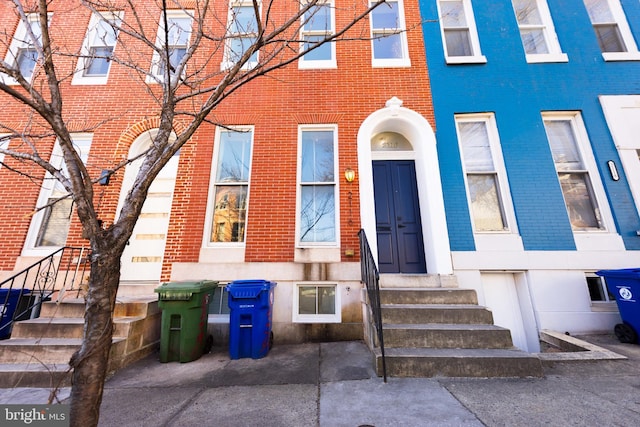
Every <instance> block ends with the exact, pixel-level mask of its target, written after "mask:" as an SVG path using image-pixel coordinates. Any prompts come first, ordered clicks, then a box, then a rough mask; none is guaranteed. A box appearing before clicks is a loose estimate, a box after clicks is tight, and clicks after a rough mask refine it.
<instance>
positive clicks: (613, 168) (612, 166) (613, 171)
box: [607, 160, 620, 181]
mask: <svg viewBox="0 0 640 427" xmlns="http://www.w3.org/2000/svg"><path fill="white" fill-rule="evenodd" d="M607 166H609V173H610V174H611V179H613V180H614V181H618V180H619V179H620V175H618V168H617V167H616V162H614V161H613V160H609V161H608V162H607Z"/></svg>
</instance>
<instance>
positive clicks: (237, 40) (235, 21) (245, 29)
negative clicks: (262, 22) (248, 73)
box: [222, 0, 260, 69]
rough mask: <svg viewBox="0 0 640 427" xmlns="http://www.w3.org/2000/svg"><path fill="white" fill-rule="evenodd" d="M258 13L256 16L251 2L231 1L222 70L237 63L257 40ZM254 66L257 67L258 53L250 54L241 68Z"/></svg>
mask: <svg viewBox="0 0 640 427" xmlns="http://www.w3.org/2000/svg"><path fill="white" fill-rule="evenodd" d="M259 13H260V11H258V16H256V11H255V9H254V7H253V3H252V2H251V1H248V0H231V6H230V8H229V17H228V19H227V36H226V37H227V43H226V46H225V52H224V60H223V62H222V68H223V69H226V68H231V67H232V66H233V65H235V64H236V63H238V62H239V61H240V60H241V59H242V57H243V56H244V54H245V53H246V52H247V51H248V50H249V49H250V48H251V47H252V46H253V45H254V44H255V43H256V41H257V40H258V19H260V16H259ZM256 65H258V51H255V52H253V53H252V54H251V56H250V57H249V59H248V60H247V62H246V63H245V64H244V65H243V66H242V68H244V69H249V68H253V67H255V66H256Z"/></svg>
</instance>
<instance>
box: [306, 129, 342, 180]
mask: <svg viewBox="0 0 640 427" xmlns="http://www.w3.org/2000/svg"><path fill="white" fill-rule="evenodd" d="M334 170H335V166H334V159H333V131H330V130H321V131H304V132H302V163H301V172H302V176H301V181H302V182H333V181H334V173H335V172H334Z"/></svg>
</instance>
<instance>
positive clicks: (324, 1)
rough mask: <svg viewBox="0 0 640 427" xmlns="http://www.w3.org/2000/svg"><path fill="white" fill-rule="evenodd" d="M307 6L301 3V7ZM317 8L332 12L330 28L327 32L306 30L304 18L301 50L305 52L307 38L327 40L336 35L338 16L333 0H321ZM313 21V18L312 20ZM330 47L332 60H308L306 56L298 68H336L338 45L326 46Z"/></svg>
mask: <svg viewBox="0 0 640 427" xmlns="http://www.w3.org/2000/svg"><path fill="white" fill-rule="evenodd" d="M304 6H306V2H302V3H300V7H304ZM317 6H323V7H327V8H328V9H329V10H330V14H331V16H330V19H329V20H330V22H329V24H330V25H331V27H330V28H327V29H326V30H306V29H305V17H304V16H303V17H302V23H301V26H300V40H301V43H300V50H301V51H304V48H305V44H306V43H305V42H304V40H305V38H306V37H323V38H327V37H330V36H332V35H333V34H334V33H335V28H336V14H335V6H334V3H333V0H321V1H319V2H318V3H317V5H316V7H317ZM311 19H313V18H311ZM327 45H328V46H329V48H330V49H331V58H330V59H320V60H318V59H306V58H305V56H306V55H305V56H302V57H300V59H299V60H298V68H299V69H318V68H336V67H337V66H338V65H337V61H336V44H335V43H334V42H327V43H326V44H325V45H323V46H322V47H324V46H327Z"/></svg>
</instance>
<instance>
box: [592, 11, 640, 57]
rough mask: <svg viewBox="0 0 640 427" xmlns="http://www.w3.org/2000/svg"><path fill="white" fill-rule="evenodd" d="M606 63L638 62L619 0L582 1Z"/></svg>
mask: <svg viewBox="0 0 640 427" xmlns="http://www.w3.org/2000/svg"><path fill="white" fill-rule="evenodd" d="M584 5H585V7H586V8H587V12H588V13H589V18H590V19H591V24H592V25H593V29H594V31H595V33H596V37H597V38H598V44H599V45H600V50H601V51H602V56H603V58H604V59H605V60H606V61H624V60H640V52H638V47H637V46H636V42H635V40H634V38H633V34H632V33H631V29H630V28H629V23H628V22H627V18H626V16H625V14H624V10H623V9H622V5H621V4H620V1H619V0H584Z"/></svg>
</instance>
